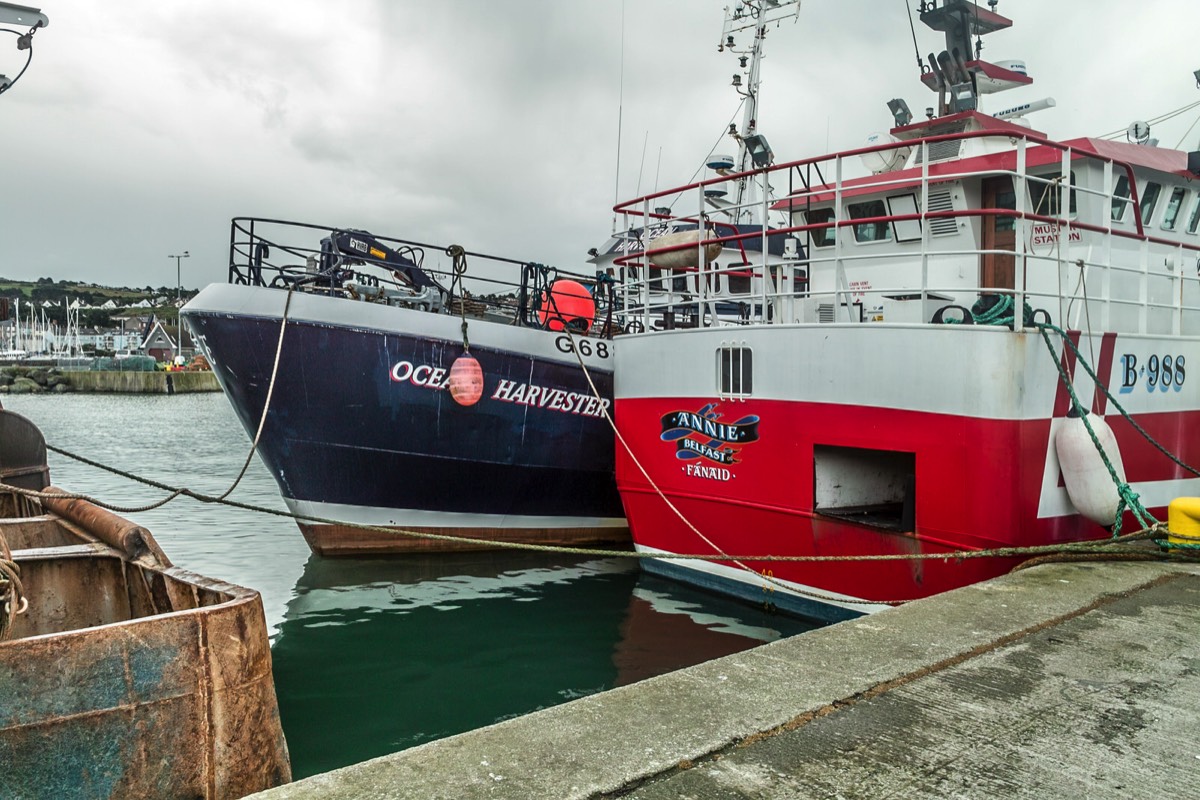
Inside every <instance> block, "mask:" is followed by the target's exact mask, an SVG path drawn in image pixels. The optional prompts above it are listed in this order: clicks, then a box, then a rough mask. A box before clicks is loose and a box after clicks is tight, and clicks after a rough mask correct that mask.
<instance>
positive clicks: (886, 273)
mask: <svg viewBox="0 0 1200 800" xmlns="http://www.w3.org/2000/svg"><path fill="white" fill-rule="evenodd" d="M948 139H964V140H967V139H978V140H993V141H992V142H988V143H994V140H996V139H1000V140H1003V141H1004V142H1005V143H1006V145H1005V146H1006V147H1007V149H1005V150H1001V151H998V152H997V151H994V150H993V151H992V152H989V153H988V154H987V157H986V158H973V157H971V156H965V157H960V158H957V159H955V160H952V161H943V162H938V163H934V164H930V162H929V158H928V154H929V146H930V144H932V143H936V142H938V141H944V140H948ZM985 144H986V143H985ZM914 147H919V148H921V149H922V153H921V158H920V166H919V167H916V168H908V169H902V170H898V171H893V172H885V173H882V174H878V175H873V176H867V177H863V178H855V179H847V178H845V177H844V173H845V171H846V168H847V166H848V163H847V160H848V159H851V158H857V157H859V156H861V155H862V154H864V153H869V152H877V151H885V150H891V149H899V148H914ZM1048 150H1050V151H1054V150H1057V151H1058V153H1059V155H1058V156H1054V157H1052V158H1049V159H1047V151H1048ZM1031 154H1033V155H1034V156H1035V162H1036V163H1035V166H1034V167H1033V169H1035V170H1037V172H1036V173H1031V171H1030V167H1029V160H1030V156H1031ZM1055 164H1057V172H1054V171H1053V166H1054V165H1055ZM1073 168H1074V170H1075V172H1073V171H1072V169H1073ZM1121 174H1124V175H1125V176H1126V179H1127V180H1128V184H1129V192H1128V195H1127V196H1119V195H1116V194H1115V189H1114V186H1115V181H1114V177H1115V176H1118V175H1121ZM827 175H831V176H832V178H831V179H827V178H826V176H827ZM1079 175H1082V176H1083V178H1084V180H1082V181H1079V182H1076V181H1077V178H1078V176H1079ZM781 176H786V177H787V191H786V194H784V199H783V200H782V201H776V202H775V205H774V206H772V205H771V203H772V201H771V200H769V199H768V198H770V197H771V194H772V193H771V191H770V189H771V183H772V181H773V180H774V181H776V182H779V181H780V177H781ZM1005 178H1007V179H1008V180H1009V181H1010V182H1011V184H1012V188H1013V191H1014V195H1015V202H1014V203H1013V206H1014V207H1013V208H997V207H983V186H984V183H983V182H984V181H985V180H987V179H1005ZM740 180H747V181H755V182H757V183H758V184H760V192H759V194H760V195H761V196H762V199H760V200H756V201H754V202H753V203H744V204H742V205H740V206H739V205H725V206H723V207H722V208H720V209H719V210H714V208H713V207H712V205H710V203H709V201H708V199H707V198H706V195H705V190H706V189H711V188H712V187H713V186H716V185H719V184H722V183H729V182H732V181H740ZM797 181H798V182H799V183H800V184H801V185H800V186H796V185H795V184H796V183H797ZM931 187H932V188H933V191H937V192H940V191H945V190H946V189H948V188H949V189H952V190H953V191H955V192H957V193H958V194H959V195H960V197H959V198H958V202H957V203H956V204H955V207H954V209H953V210H949V211H930V210H929V204H930V194H931ZM775 188H776V189H779V188H780V187H775ZM1170 188H1171V187H1166V190H1165V191H1164V192H1163V194H1164V195H1169V193H1170V192H1169V189H1170ZM898 189H904V190H906V191H905V192H904V193H903V194H908V195H913V196H914V197H919V198H920V200H919V204H918V207H917V209H916V211H915V212H914V213H908V214H892V213H885V214H883V215H878V216H872V217H865V218H855V219H851V218H849V217H848V209H849V208H850V206H851V205H857V204H856V203H853V202H852V201H853V200H854V199H856V198H858V197H860V196H861V197H862V198H863V199H870V200H885V198H886V197H888V196H889V192H893V193H894V192H895V191H896V190H898ZM730 194H735V193H733V192H730ZM1035 194H1036V196H1038V197H1039V198H1040V199H1039V207H1031V199H1030V198H1031V196H1033V195H1035ZM891 196H892V197H893V198H894V197H896V196H897V195H895V194H892V195H891ZM672 197H674V198H675V202H676V204H677V205H682V206H690V207H692V208H694V209H695V211H694V213H691V214H683V215H669V214H662V213H658V212H655V211H652V207H654V206H661V205H662V204H663V203H664V200H665V199H666V198H672ZM1185 197H1191V198H1192V199H1193V202H1194V203H1197V202H1200V196H1197V194H1196V192H1195V190H1191V189H1189V194H1188V195H1185ZM1048 199H1049V200H1050V202H1047V200H1048ZM1073 201H1075V202H1076V207H1077V210H1076V211H1075V212H1072V211H1071V206H1072V202H1073ZM1122 206H1124V207H1125V210H1124V212H1123V213H1122V215H1121V217H1122V218H1123V219H1125V220H1129V221H1130V223H1132V224H1129V223H1123V224H1114V221H1113V214H1112V210H1113V209H1114V208H1119V207H1122ZM814 207H815V208H818V209H821V210H824V209H828V208H831V209H832V218H831V219H829V220H828V221H821V222H813V221H812V220H811V219H809V218H807V217H801V216H800V214H799V213H797V212H800V211H811V210H813V209H814ZM616 210H617V211H618V212H619V213H622V214H623V215H624V216H625V222H626V225H625V226H624V229H625V230H627V231H635V232H636V231H646V230H648V229H649V227H650V225H651V224H662V225H664V226H668V225H672V224H674V225H689V224H690V225H692V226H693V227H696V226H700V227H703V228H704V229H705V231H706V233H705V235H704V236H703V237H698V240H697V241H696V243H695V244H689V245H679V246H675V247H666V248H663V247H655V246H654V242H653V240H649V241H638V237H637V236H636V235H635V236H634V237H633V241H632V242H631V247H630V248H629V250H628V252H627V254H626V255H624V256H622V257H621V258H618V259H617V261H616V265H617V267H618V270H619V274H618V275H617V276H616V277H617V279H618V283H619V287H620V292H621V305H622V307H623V309H624V312H625V323H626V326H627V329H633V330H638V329H650V328H655V327H657V328H662V327H675V326H680V325H684V326H691V325H714V324H778V323H794V322H804V321H818V320H815V319H812V318H811V316H812V315H811V314H808V316H806V313H808V312H811V311H812V309H813V308H814V307H816V308H818V309H819V308H820V307H821V306H827V307H828V308H831V309H832V311H833V313H834V314H835V319H833V320H830V319H826V318H821V319H820V320H819V321H823V322H828V321H838V322H852V323H857V322H860V321H878V319H879V318H880V317H881V316H882V317H883V321H885V322H886V321H889V320H888V319H887V318H886V315H883V314H881V313H876V309H878V308H881V307H882V306H880V303H881V301H884V300H888V299H891V298H895V297H912V298H913V299H919V300H920V301H921V308H922V309H924V307H925V306H926V305H927V304H928V303H930V302H932V303H937V302H940V300H939V298H944V299H945V301H946V302H945V304H946V305H951V304H954V305H961V306H967V307H969V306H970V305H971V303H972V302H973V301H974V300H975V299H977V298H978V297H979V295H981V294H997V293H1000V294H1006V295H1010V296H1011V297H1012V298H1013V300H1014V304H1015V307H1016V308H1023V307H1024V306H1025V304H1026V303H1028V304H1029V305H1030V306H1032V307H1035V308H1042V309H1044V310H1045V311H1046V312H1047V313H1048V314H1049V315H1050V317H1051V318H1052V319H1053V320H1054V321H1055V322H1056V323H1059V324H1065V325H1066V326H1070V327H1076V326H1078V325H1079V324H1080V323H1081V321H1083V320H1085V319H1086V321H1087V323H1088V324H1089V325H1090V326H1091V327H1093V328H1100V329H1104V330H1123V331H1131V332H1142V333H1172V334H1175V335H1180V334H1185V333H1186V334H1194V335H1200V277H1198V276H1197V273H1196V270H1195V269H1194V268H1193V266H1194V265H1195V264H1196V263H1197V257H1198V256H1200V237H1197V236H1191V237H1190V238H1191V240H1190V241H1189V240H1188V239H1187V238H1177V239H1174V240H1172V239H1167V238H1162V237H1161V236H1154V235H1150V234H1149V232H1148V230H1147V228H1146V227H1145V226H1144V225H1143V222H1142V219H1141V213H1140V212H1141V209H1140V201H1139V195H1138V187H1137V181H1136V180H1135V174H1134V170H1133V167H1132V166H1131V165H1129V164H1126V163H1122V162H1117V161H1113V160H1111V159H1107V158H1105V157H1102V156H1098V155H1096V154H1094V153H1091V152H1086V151H1081V150H1077V149H1073V148H1071V147H1069V146H1067V145H1063V144H1059V143H1056V142H1052V141H1049V140H1045V139H1042V138H1040V137H1037V136H1034V135H1032V134H1028V135H1020V134H1017V133H1015V132H1005V133H1003V134H999V133H988V132H977V133H963V134H951V135H946V136H936V137H928V138H926V139H922V140H916V141H907V142H901V143H893V144H888V145H881V146H877V147H871V148H864V149H862V150H856V151H851V152H845V153H838V154H834V155H830V156H822V157H819V158H815V159H806V160H801V161H795V162H790V163H787V164H782V165H779V166H776V167H771V168H768V169H764V170H756V171H751V172H747V173H741V174H738V175H730V176H724V177H720V178H715V179H711V180H707V181H702V182H699V183H695V184H691V185H688V186H685V187H681V188H678V189H672V190H667V191H664V192H657V193H655V194H652V195H647V196H645V197H642V198H638V199H637V200H634V201H631V202H629V203H625V204H622V205H619V206H617V207H616ZM884 210H885V211H888V212H890V209H889V208H888V207H887V206H886V201H885V206H884ZM747 211H749V212H753V217H754V218H755V219H756V220H759V221H761V220H769V219H770V217H771V215H772V214H775V215H777V216H778V215H780V214H783V218H784V219H783V222H782V223H780V224H776V225H774V226H767V225H762V224H761V223H758V227H756V228H755V229H753V230H752V231H750V232H742V233H739V232H737V229H736V228H733V227H732V224H731V223H730V222H729V221H727V220H730V219H739V218H741V217H742V216H743V212H747ZM1185 211H1186V208H1181V209H1180V211H1179V213H1178V214H1177V215H1176V216H1177V220H1178V221H1183V220H1185V219H1186V216H1187V215H1186V213H1184V212H1185ZM947 219H950V220H955V233H954V234H953V235H949V234H947V235H938V234H937V233H935V232H934V231H933V230H932V225H933V224H934V223H937V222H938V221H939V220H947ZM1003 220H1011V225H1012V231H1013V239H1014V242H1013V245H1012V247H1011V249H1009V248H1008V247H1007V246H998V245H996V244H994V243H993V245H992V246H991V247H988V248H985V247H983V240H982V237H983V231H984V229H985V228H988V227H989V226H990V228H991V230H992V231H993V232H994V231H995V229H996V226H997V223H998V222H1000V221H1003ZM912 222H917V223H919V225H920V230H921V233H920V238H919V239H917V240H911V239H910V240H906V241H897V239H896V238H895V235H894V234H893V233H892V231H894V230H895V226H896V225H897V223H912ZM648 223H649V224H648ZM639 225H640V226H641V227H640V228H639V227H638V226H639ZM872 225H876V226H886V229H887V230H888V231H889V235H888V238H887V239H886V240H884V241H880V242H870V243H867V242H859V241H857V236H856V235H855V234H854V231H855V229H856V228H861V227H863V226H872ZM1176 228H1177V229H1179V230H1177V231H1174V232H1171V233H1170V234H1169V235H1171V236H1175V237H1188V236H1189V234H1186V233H1182V232H1181V229H1182V228H1183V225H1182V224H1179V222H1177V224H1176ZM830 233H831V234H832V235H833V242H832V243H831V244H830V245H829V246H818V245H817V242H819V241H821V240H822V239H824V238H825V237H826V236H827V235H828V234H830ZM852 235H854V236H855V240H854V241H850V237H851V236H852ZM643 238H644V234H643ZM788 239H795V240H796V244H797V245H798V247H797V253H796V255H794V256H789V255H788V254H787V253H788V250H789V247H788V246H787V245H786V244H785V243H786V241H787V240H788ZM964 239H965V240H966V246H964V244H963V242H964ZM1073 239H1074V241H1073ZM713 243H721V244H722V245H723V247H724V248H725V249H724V251H723V252H722V254H721V256H720V257H718V258H717V259H713V260H712V261H711V262H710V261H709V260H708V259H706V258H705V248H706V247H707V246H708V245H710V244H713ZM693 248H694V250H695V257H694V259H693V260H692V261H691V263H692V264H693V266H690V267H686V268H682V269H675V270H670V269H664V270H657V269H655V268H653V267H652V266H651V267H650V268H649V269H648V265H650V264H652V262H653V259H654V258H655V257H656V256H657V255H658V254H662V253H667V252H675V251H686V250H691V249H693ZM648 253H649V255H648ZM989 259H991V260H992V261H996V260H1004V259H1009V260H1011V264H1012V270H1013V279H1012V281H1011V283H1010V284H1008V285H1005V286H988V285H984V280H983V278H982V277H979V276H981V274H982V267H983V264H984V263H985V261H987V260H989ZM697 265H698V266H697ZM863 276H866V277H863ZM734 287H736V290H735V289H734ZM856 307H857V308H856ZM802 309H803V310H807V311H806V312H805V313H801V310H802ZM827 316H828V314H827V313H826V314H825V317H827ZM902 321H908V320H902ZM916 321H918V322H921V323H925V324H928V323H929V322H930V320H929V317H928V315H926V314H924V313H922V314H921V317H920V318H919V319H918V320H916Z"/></svg>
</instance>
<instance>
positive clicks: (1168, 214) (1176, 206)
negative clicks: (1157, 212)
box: [1162, 186, 1187, 231]
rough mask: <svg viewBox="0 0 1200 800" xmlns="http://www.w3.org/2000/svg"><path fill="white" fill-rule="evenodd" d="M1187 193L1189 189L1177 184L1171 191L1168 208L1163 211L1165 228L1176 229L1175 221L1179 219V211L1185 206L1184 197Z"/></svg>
mask: <svg viewBox="0 0 1200 800" xmlns="http://www.w3.org/2000/svg"><path fill="white" fill-rule="evenodd" d="M1186 195H1187V189H1184V188H1183V187H1182V186H1176V187H1175V188H1174V189H1173V190H1172V191H1171V199H1170V200H1169V201H1168V202H1167V210H1166V211H1165V212H1164V213H1163V223H1162V226H1163V229H1164V230H1168V231H1173V230H1175V223H1176V222H1177V221H1178V220H1179V211H1180V209H1182V208H1183V198H1184V197H1185V196H1186Z"/></svg>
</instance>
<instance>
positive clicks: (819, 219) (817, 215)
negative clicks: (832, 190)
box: [806, 208, 837, 247]
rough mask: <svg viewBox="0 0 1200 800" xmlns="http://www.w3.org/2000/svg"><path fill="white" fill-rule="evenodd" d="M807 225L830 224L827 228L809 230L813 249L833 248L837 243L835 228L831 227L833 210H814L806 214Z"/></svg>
mask: <svg viewBox="0 0 1200 800" xmlns="http://www.w3.org/2000/svg"><path fill="white" fill-rule="evenodd" d="M806 218H807V220H808V224H809V225H824V224H825V223H830V225H829V227H828V228H813V229H811V230H809V234H810V235H811V236H812V243H813V247H833V245H834V243H835V242H836V241H837V228H835V227H833V225H832V223H833V209H832V208H814V209H813V210H812V211H809V212H808V213H807V214H806Z"/></svg>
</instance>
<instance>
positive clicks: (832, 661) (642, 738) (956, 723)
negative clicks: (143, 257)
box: [255, 562, 1200, 800]
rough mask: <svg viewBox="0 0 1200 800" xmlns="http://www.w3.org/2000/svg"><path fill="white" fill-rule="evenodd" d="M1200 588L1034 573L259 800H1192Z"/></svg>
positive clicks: (1175, 576)
mask: <svg viewBox="0 0 1200 800" xmlns="http://www.w3.org/2000/svg"><path fill="white" fill-rule="evenodd" d="M1198 631H1200V567H1197V566H1194V565H1191V566H1186V565H1178V564H1159V563H1149V562H1130V563H1112V562H1108V563H1103V564H1101V563H1075V564H1048V565H1042V566H1037V567H1032V568H1030V569H1026V570H1022V571H1019V572H1016V573H1013V574H1011V575H1007V576H1005V577H1003V578H999V579H997V580H993V581H988V582H986V583H982V584H977V585H975V586H970V587H966V588H963V589H959V590H957V591H954V592H948V593H946V594H943V595H939V596H937V597H932V598H929V599H926V600H921V601H917V602H913V603H909V604H907V605H905V606H902V607H900V608H896V609H891V610H888V611H884V612H881V613H879V614H874V615H871V616H868V617H863V618H860V619H856V620H851V621H849V622H843V623H841V624H838V625H833V626H830V627H828V628H823V629H820V630H817V631H813V632H811V633H806V634H802V635H800V636H797V637H793V638H790V639H785V640H781V641H778V642H774V643H771V644H768V645H764V646H762V647H758V648H755V649H753V650H749V651H746V652H744V653H739V654H737V655H733V656H728V657H726V658H722V659H718V660H716V661H710V662H708V663H705V664H701V665H699V666H696V667H692V668H689V669H685V670H680V671H678V672H674V673H671V674H668V675H663V676H660V677H658V678H653V679H650V680H647V681H643V682H641V683H637V684H633V685H631V686H626V687H622V688H620V689H615V690H612V691H609V692H604V693H601V694H598V695H592V696H589V697H585V698H582V699H580V700H576V701H573V702H571V703H567V704H565V705H562V706H557V707H554V708H550V709H546V710H544V711H540V712H537V713H534V714H529V715H527V716H524V717H520V718H518V719H514V720H511V721H508V722H504V723H501V724H497V725H493V726H490V727H487V728H483V729H480V730H477V731H472V732H469V733H465V734H461V735H458V736H453V737H450V738H447V739H442V740H439V741H435V742H430V743H428V744H425V745H422V746H420V747H415V748H412V749H410V750H405V751H402V752H400V753H396V754H394V755H391V756H385V757H383V758H378V759H374V760H372V761H368V762H365V763H363V764H358V765H355V766H351V767H347V768H344V769H340V770H336V771H334V772H330V773H326V774H324V775H317V776H314V777H311V778H308V779H305V780H303V781H299V782H297V783H294V784H290V785H287V786H282V787H279V788H277V789H273V790H270V791H268V792H264V793H262V794H260V795H255V797H261V798H272V799H273V800H281V799H282V798H296V799H299V798H304V799H307V798H358V799H359V800H368V799H369V798H406V797H413V798H474V797H480V798H482V797H487V798H514V799H515V798H535V797H536V798H602V797H610V796H619V797H628V798H638V799H639V800H658V799H659V798H664V799H665V798H684V799H687V798H691V799H692V800H709V799H710V798H784V797H787V798H800V797H814V798H884V797H903V798H982V797H1004V798H1035V797H1036V798H1045V797H1088V798H1093V799H1095V798H1122V799H1124V798H1142V797H1145V798H1152V797H1153V798H1160V797H1173V798H1181V799H1183V798H1200V635H1198Z"/></svg>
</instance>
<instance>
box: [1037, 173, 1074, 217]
mask: <svg viewBox="0 0 1200 800" xmlns="http://www.w3.org/2000/svg"><path fill="white" fill-rule="evenodd" d="M1029 177H1030V178H1035V179H1036V180H1031V181H1029V204H1030V205H1029V207H1030V209H1031V210H1032V211H1033V213H1034V214H1040V215H1041V216H1043V217H1059V216H1062V211H1061V209H1062V196H1063V188H1064V187H1063V185H1062V183H1061V181H1056V180H1055V179H1056V178H1061V177H1062V176H1061V174H1060V173H1054V174H1052V175H1030V176H1029ZM1076 210H1077V209H1076V196H1075V173H1074V172H1072V173H1071V197H1070V200H1069V201H1068V213H1069V214H1070V215H1071V216H1072V217H1073V216H1075V212H1076Z"/></svg>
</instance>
